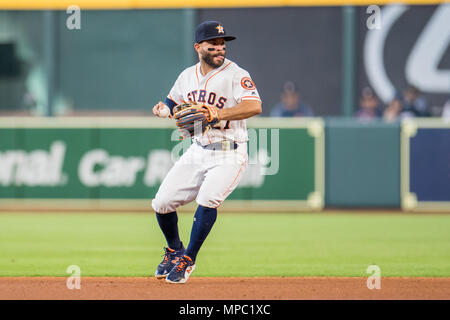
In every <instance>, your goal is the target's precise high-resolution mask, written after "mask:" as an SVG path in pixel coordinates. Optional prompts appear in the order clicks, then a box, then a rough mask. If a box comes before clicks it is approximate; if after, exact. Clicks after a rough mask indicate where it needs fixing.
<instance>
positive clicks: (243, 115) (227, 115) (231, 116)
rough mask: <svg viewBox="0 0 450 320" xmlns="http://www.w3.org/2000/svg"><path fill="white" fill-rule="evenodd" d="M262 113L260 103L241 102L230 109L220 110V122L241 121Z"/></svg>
mask: <svg viewBox="0 0 450 320" xmlns="http://www.w3.org/2000/svg"><path fill="white" fill-rule="evenodd" d="M261 112H262V108H261V102H260V101H248V100H247V101H242V102H241V103H239V104H237V105H235V106H234V107H232V108H226V109H221V110H220V113H219V116H220V120H243V119H248V118H250V117H253V116H255V115H257V114H260V113H261Z"/></svg>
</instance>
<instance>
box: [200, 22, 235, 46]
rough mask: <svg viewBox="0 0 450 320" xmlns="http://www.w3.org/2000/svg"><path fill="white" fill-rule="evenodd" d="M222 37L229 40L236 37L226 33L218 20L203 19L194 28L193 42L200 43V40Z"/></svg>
mask: <svg viewBox="0 0 450 320" xmlns="http://www.w3.org/2000/svg"><path fill="white" fill-rule="evenodd" d="M216 38H224V39H225V41H231V40H234V39H236V37H234V36H231V35H227V32H226V31H225V28H224V27H223V25H222V24H221V23H220V22H219V21H205V22H202V23H200V24H199V25H198V27H197V29H196V30H195V42H196V43H200V42H202V41H206V40H211V39H216Z"/></svg>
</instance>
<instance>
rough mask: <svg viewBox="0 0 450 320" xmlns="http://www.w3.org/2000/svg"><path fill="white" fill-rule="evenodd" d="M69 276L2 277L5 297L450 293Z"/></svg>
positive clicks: (402, 282)
mask: <svg viewBox="0 0 450 320" xmlns="http://www.w3.org/2000/svg"><path fill="white" fill-rule="evenodd" d="M66 281H67V278H63V277H14V278H12V277H4V278H0V299H1V300H23V299H35V300H60V299H61V300H64V299H72V300H83V299H90V300H141V299H144V300H181V299H187V300H311V299H312V300H335V299H343V300H347V299H361V300H370V299H375V300H379V299H387V300H397V299H402V300H408V299H421V300H422V299H423V300H428V299H433V300H443V299H445V300H449V299H450V278H382V279H381V288H380V289H378V290H377V289H373V290H369V289H368V288H367V285H366V281H367V278H344V277H339V278H321V277H306V278H287V277H277V278H275V277H270V278H196V277H192V278H191V279H189V282H188V283H186V284H183V285H174V284H168V283H166V282H165V281H164V280H157V279H155V278H153V277H151V278H119V277H117V278H116V277H112V278H100V277H83V278H81V288H80V289H79V290H77V289H73V290H69V289H68V288H67V286H66Z"/></svg>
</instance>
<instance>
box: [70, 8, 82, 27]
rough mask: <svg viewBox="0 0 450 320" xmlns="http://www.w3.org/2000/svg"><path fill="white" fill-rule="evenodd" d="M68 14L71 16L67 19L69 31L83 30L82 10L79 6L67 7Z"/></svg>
mask: <svg viewBox="0 0 450 320" xmlns="http://www.w3.org/2000/svg"><path fill="white" fill-rule="evenodd" d="M66 13H67V14H68V15H69V16H68V17H67V19H66V27H67V29H69V30H80V29H81V9H80V7H79V6H77V5H75V4H72V5H70V6H69V7H67V10H66Z"/></svg>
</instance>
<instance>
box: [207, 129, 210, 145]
mask: <svg viewBox="0 0 450 320" xmlns="http://www.w3.org/2000/svg"><path fill="white" fill-rule="evenodd" d="M206 137H207V138H208V142H209V144H211V139H210V138H209V133H208V131H206Z"/></svg>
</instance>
